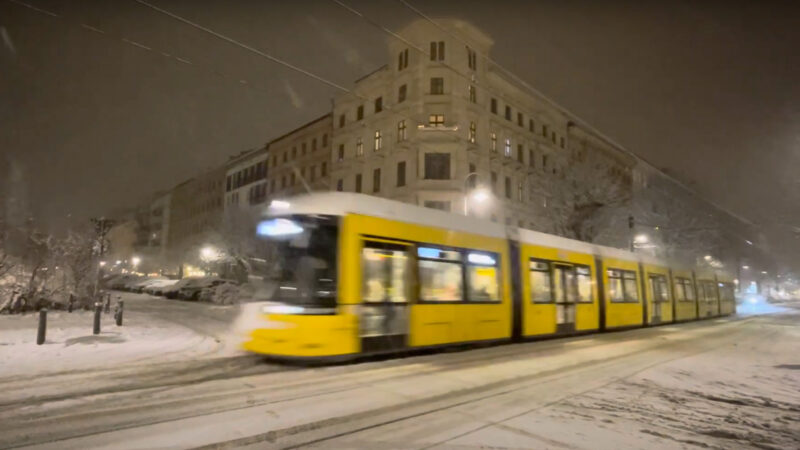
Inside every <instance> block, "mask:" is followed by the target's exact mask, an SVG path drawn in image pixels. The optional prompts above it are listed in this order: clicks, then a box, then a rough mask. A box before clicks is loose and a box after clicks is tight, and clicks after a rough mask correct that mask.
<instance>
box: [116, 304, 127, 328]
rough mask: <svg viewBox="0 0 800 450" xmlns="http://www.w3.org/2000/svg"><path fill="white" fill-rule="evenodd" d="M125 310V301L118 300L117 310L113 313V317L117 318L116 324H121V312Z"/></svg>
mask: <svg viewBox="0 0 800 450" xmlns="http://www.w3.org/2000/svg"><path fill="white" fill-rule="evenodd" d="M123 311H125V302H123V301H122V300H120V301H119V302H118V303H117V311H116V312H115V313H114V318H115V319H117V326H118V327H121V326H122V312H123Z"/></svg>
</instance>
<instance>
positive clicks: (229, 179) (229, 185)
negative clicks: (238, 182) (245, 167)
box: [225, 175, 231, 192]
mask: <svg viewBox="0 0 800 450" xmlns="http://www.w3.org/2000/svg"><path fill="white" fill-rule="evenodd" d="M225 190H226V191H227V192H230V191H231V176H230V175H228V178H227V179H226V180H225Z"/></svg>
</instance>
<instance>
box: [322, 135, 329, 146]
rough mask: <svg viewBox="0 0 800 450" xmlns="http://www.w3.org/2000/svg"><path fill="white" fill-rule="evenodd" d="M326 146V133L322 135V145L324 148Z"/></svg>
mask: <svg viewBox="0 0 800 450" xmlns="http://www.w3.org/2000/svg"><path fill="white" fill-rule="evenodd" d="M327 146H328V133H325V134H323V135H322V147H323V148H325V147H327Z"/></svg>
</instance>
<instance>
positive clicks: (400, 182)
mask: <svg viewBox="0 0 800 450" xmlns="http://www.w3.org/2000/svg"><path fill="white" fill-rule="evenodd" d="M405 185H406V162H405V161H400V162H399V163H397V187H401V186H405Z"/></svg>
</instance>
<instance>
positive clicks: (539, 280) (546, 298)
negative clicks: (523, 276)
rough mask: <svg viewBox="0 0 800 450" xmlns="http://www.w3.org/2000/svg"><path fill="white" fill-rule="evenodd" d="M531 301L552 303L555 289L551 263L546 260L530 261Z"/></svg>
mask: <svg viewBox="0 0 800 450" xmlns="http://www.w3.org/2000/svg"><path fill="white" fill-rule="evenodd" d="M530 282H531V301H532V302H534V303H551V302H552V301H553V290H552V284H551V275H550V264H549V263H547V262H545V261H536V260H531V262H530Z"/></svg>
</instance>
